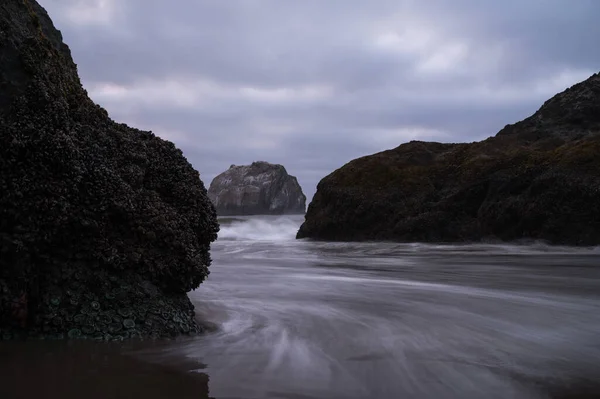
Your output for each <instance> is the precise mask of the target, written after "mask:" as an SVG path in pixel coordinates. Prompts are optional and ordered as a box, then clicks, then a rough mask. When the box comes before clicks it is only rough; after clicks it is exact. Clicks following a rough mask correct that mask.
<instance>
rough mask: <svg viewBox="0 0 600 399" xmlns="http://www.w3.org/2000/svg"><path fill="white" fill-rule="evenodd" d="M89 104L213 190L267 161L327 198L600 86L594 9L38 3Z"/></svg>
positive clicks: (535, 0) (349, 0)
mask: <svg viewBox="0 0 600 399" xmlns="http://www.w3.org/2000/svg"><path fill="white" fill-rule="evenodd" d="M39 1H40V2H41V4H42V5H43V6H44V7H46V9H47V10H48V11H49V13H50V15H51V17H52V18H53V19H54V21H55V24H56V25H57V27H58V28H59V29H61V30H62V32H63V36H64V37H65V40H66V42H67V43H68V44H69V45H70V47H71V49H72V52H73V55H74V58H75V61H76V62H77V63H78V66H79V72H80V75H81V76H82V80H83V83H84V85H85V86H86V88H87V89H88V91H89V92H90V95H91V96H92V98H93V99H94V100H95V101H97V102H98V103H100V104H101V105H102V106H104V107H105V108H107V109H108V111H109V112H110V113H111V116H112V117H113V118H114V119H116V120H120V121H123V122H126V123H129V124H131V125H134V126H136V127H140V128H146V129H150V130H153V131H155V132H156V133H157V134H158V135H160V136H162V137H165V138H167V139H170V140H172V141H174V142H175V143H176V144H177V145H178V146H179V147H181V148H182V149H183V151H184V153H185V154H186V156H187V157H188V159H189V160H190V162H192V164H194V166H195V167H196V168H197V169H198V170H200V172H201V175H202V176H203V179H204V180H205V182H206V183H207V184H208V183H210V180H211V179H212V177H214V176H215V175H216V174H218V173H219V172H221V171H223V170H225V169H227V168H228V167H229V165H230V164H232V163H235V164H244V163H249V162H252V161H253V160H257V159H263V160H268V161H271V162H279V163H282V164H284V165H285V166H286V168H287V169H288V171H289V172H290V173H292V174H295V175H297V176H298V178H299V180H300V183H301V184H302V185H303V187H304V188H305V191H306V192H307V195H308V196H309V197H310V196H312V194H313V193H314V189H315V187H316V184H317V182H318V181H319V179H320V178H322V177H324V176H325V175H327V174H328V173H330V172H331V171H333V170H334V169H336V168H338V167H340V166H341V165H343V164H344V163H345V162H347V161H349V160H351V159H353V158H356V157H358V156H362V155H367V154H370V153H373V152H376V151H380V150H384V149H388V148H392V147H396V146H397V145H399V144H401V143H402V142H405V141H407V140H411V139H422V140H438V141H446V142H460V141H473V140H478V139H481V138H484V137H486V136H489V135H492V134H495V132H497V131H498V130H499V129H500V128H502V127H503V126H504V125H505V124H507V123H512V122H515V121H517V120H519V119H522V118H524V117H526V116H527V115H529V114H531V113H532V112H534V111H535V110H536V109H537V108H538V107H539V106H540V105H541V103H542V102H543V101H544V100H545V99H547V98H548V97H550V96H551V95H553V94H554V93H556V92H558V91H561V90H563V89H565V88H566V87H568V86H570V85H572V84H574V83H576V82H577V81H579V80H582V79H584V78H586V77H587V75H589V74H591V73H593V72H596V71H597V70H598V69H599V68H598V65H600V52H598V51H595V48H596V46H597V43H596V42H597V39H598V38H599V37H600V24H597V21H596V19H597V16H598V15H600V2H597V1H595V0H578V1H576V2H569V4H568V5H567V4H566V3H565V2H564V1H563V0H531V1H527V2H524V1H521V0H506V1H503V2H492V1H480V0H456V1H452V2H449V1H445V0H432V1H428V2H423V1H417V0H404V1H398V0H374V1H363V0H328V1H322V0H303V1H291V0H290V1H285V0H261V1H255V0H236V1H223V0H180V1H177V2H166V1H164V0H39Z"/></svg>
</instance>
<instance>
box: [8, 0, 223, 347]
mask: <svg viewBox="0 0 600 399" xmlns="http://www.w3.org/2000/svg"><path fill="white" fill-rule="evenodd" d="M0 88H1V90H0V337H4V338H12V337H17V336H29V337H50V338H65V337H71V338H77V337H88V338H89V337H91V338H96V339H101V340H104V339H123V338H127V337H144V336H155V337H162V336H176V335H179V334H189V333H195V332H199V331H201V327H200V326H199V325H198V323H197V322H196V320H195V317H194V307H193V305H192V304H191V302H190V300H189V299H188V297H187V295H186V293H187V292H188V291H190V290H192V289H195V288H196V287H198V285H199V284H200V283H201V282H202V281H203V280H204V279H205V278H206V276H207V275H208V272H209V271H208V267H209V265H210V263H211V258H210V253H209V248H210V243H211V242H212V241H214V240H215V239H216V237H217V232H218V229H219V225H218V223H217V220H216V213H215V209H214V207H213V205H212V203H211V202H210V200H209V199H208V196H207V192H206V189H205V187H204V185H203V183H202V181H201V180H200V177H199V174H198V172H197V171H195V170H194V169H193V168H192V166H191V165H190V163H189V162H188V161H187V160H186V158H185V157H184V156H183V154H182V152H181V151H180V150H179V149H177V148H176V147H175V146H174V145H173V143H171V142H168V141H165V140H162V139H160V138H158V137H156V136H155V135H154V134H153V133H152V132H148V131H140V130H137V129H134V128H130V127H128V126H126V125H124V124H119V123H116V122H114V121H112V120H111V119H110V118H109V117H108V114H107V112H106V111H105V110H104V109H102V108H101V107H100V106H98V105H96V104H94V103H93V102H92V101H91V100H90V99H89V98H88V96H87V93H86V91H85V90H84V89H83V87H82V86H81V83H80V80H79V77H78V74H77V68H76V65H75V63H74V62H73V60H72V58H71V54H70V51H69V48H68V46H67V45H66V44H64V43H63V41H62V36H61V34H60V32H59V31H58V30H56V29H55V28H54V26H53V24H52V21H51V20H50V18H49V16H48V14H47V13H46V11H45V10H44V9H43V8H42V7H41V6H40V5H39V4H38V3H36V2H35V1H34V0H3V1H2V2H1V3H0Z"/></svg>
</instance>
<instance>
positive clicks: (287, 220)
mask: <svg viewBox="0 0 600 399" xmlns="http://www.w3.org/2000/svg"><path fill="white" fill-rule="evenodd" d="M301 223H302V220H300V219H299V218H298V217H293V216H279V217H273V218H268V217H260V218H258V217H254V218H247V219H244V218H240V219H233V220H231V219H230V220H228V223H225V224H221V230H220V231H219V240H221V241H223V240H237V241H239V240H243V241H246V240H250V241H288V240H294V239H295V238H296V233H297V232H298V229H299V228H300V224H301Z"/></svg>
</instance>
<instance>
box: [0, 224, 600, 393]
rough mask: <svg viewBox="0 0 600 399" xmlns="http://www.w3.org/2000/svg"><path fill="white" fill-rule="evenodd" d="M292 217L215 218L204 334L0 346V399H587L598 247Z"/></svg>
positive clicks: (597, 330) (598, 345) (595, 332)
mask: <svg viewBox="0 0 600 399" xmlns="http://www.w3.org/2000/svg"><path fill="white" fill-rule="evenodd" d="M302 220H303V216H279V217H276V216H269V217H267V216H264V217H238V218H232V217H230V218H222V219H221V232H220V233H219V239H218V240H217V242H215V243H214V244H213V246H212V257H213V265H212V266H211V274H210V276H209V278H208V280H207V281H206V282H205V283H203V284H202V285H201V286H200V288H198V289H197V290H196V291H194V292H192V293H190V298H191V299H192V301H193V302H194V304H195V306H196V310H197V314H198V318H199V320H201V321H202V322H203V323H205V324H206V325H207V326H208V328H209V330H210V332H209V333H207V334H206V335H203V336H199V337H194V338H186V339H180V340H176V341H171V342H164V343H162V342H161V343H147V342H146V343H118V344H110V345H106V344H98V343H74V342H70V343H45V342H38V343H20V344H16V343H2V345H0V356H3V357H4V360H3V361H2V363H0V364H2V365H3V369H2V370H0V397H2V398H13V397H17V396H18V395H19V393H21V394H23V395H30V396H20V397H23V398H26V397H44V398H50V397H57V398H58V397H61V398H69V397H73V398H76V397H86V398H88V399H89V398H93V397H99V398H100V397H111V398H112V397H114V398H121V397H123V398H124V397H133V396H132V395H135V396H139V397H145V398H163V397H164V398H173V399H176V398H188V397H189V398H193V397H195V398H202V397H207V396H210V397H212V398H215V399H234V398H235V399H251V398H273V399H276V398H282V399H317V398H319V399H321V398H323V399H325V398H327V399H337V398H339V399H354V398H357V399H358V398H377V399H388V398H389V399H395V398H424V399H429V398H432V399H433V398H436V399H437V398H446V399H452V398H467V399H469V398H473V399H475V398H477V399H480V398H502V399H507V398H592V397H600V389H599V387H600V249H599V248H569V247H554V246H547V245H545V244H542V243H529V244H521V245H500V244H470V245H466V244H465V245H433V244H418V243H415V244H398V243H382V242H365V243H331V242H312V241H310V240H296V239H295V234H296V231H297V230H298V227H299V225H300V224H301V222H302ZM15 348H18V349H15ZM57 364H59V365H61V366H58V367H57ZM63 368H66V369H67V370H68V372H67V371H65V370H63ZM115 370H117V371H115ZM82 378H84V379H85V378H87V380H85V381H87V383H80V384H76V385H77V386H73V385H74V383H73V381H79V380H81V379H82ZM27 381H30V382H35V381H38V384H28V383H27ZM40 381H41V382H40ZM44 384H46V385H44ZM65 384H66V385H67V387H64V386H63V385H65ZM69 384H70V385H71V386H70V387H69ZM30 385H31V386H30ZM48 387H50V388H48ZM94 387H96V388H94ZM107 389H111V390H109V391H106V390H107ZM2 390H5V394H6V395H9V396H6V395H5V396H2ZM98 392H100V393H99V394H98ZM107 392H108V393H107ZM53 394H55V395H56V396H52V395H53ZM94 394H98V396H94ZM596 394H598V396H596ZM15 395H17V396H15ZM33 395H37V396H33ZM77 395H79V396H77ZM102 395H103V396H102ZM111 395H112V396H111ZM119 395H123V396H119ZM586 395H587V396H586Z"/></svg>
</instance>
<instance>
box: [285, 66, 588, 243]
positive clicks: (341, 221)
mask: <svg viewBox="0 0 600 399" xmlns="http://www.w3.org/2000/svg"><path fill="white" fill-rule="evenodd" d="M599 154H600V75H599V74H595V75H593V76H591V77H590V78H589V79H587V80H585V81H584V82H581V83H578V84H576V85H574V86H573V87H571V88H569V89H567V90H565V91H564V92H562V93H560V94H557V95H556V96H554V97H553V98H552V99H550V100H548V101H546V102H545V103H544V104H543V106H542V107H541V108H540V109H539V110H538V111H537V112H536V113H535V114H533V115H532V116H530V117H529V118H527V119H525V120H523V121H521V122H518V123H516V124H514V125H508V126H506V127H505V128H504V129H502V130H501V131H500V132H499V133H498V134H496V136H494V137H490V138H488V139H486V140H484V141H481V142H477V143H471V144H441V143H430V142H421V141H412V142H410V143H406V144H403V145H401V146H399V147H397V148H395V149H392V150H388V151H383V152H380V153H377V154H374V155H370V156H366V157H362V158H358V159H355V160H353V161H351V162H349V163H348V164H346V165H344V166H343V167H341V168H340V169H338V170H336V171H335V172H333V173H331V174H330V175H329V176H327V177H325V178H324V179H322V180H321V182H320V183H319V184H318V186H317V192H316V194H315V196H314V199H313V201H312V202H311V203H310V205H309V207H308V211H307V213H306V219H305V222H304V224H302V226H301V227H300V230H299V232H298V234H297V237H298V238H305V237H309V238H313V239H319V240H344V241H346V240H392V241H403V242H408V241H413V242H414V241H421V242H473V241H481V240H488V239H489V240H495V241H497V240H502V241H514V240H520V239H533V240H543V241H546V242H549V243H552V244H566V245H582V246H585V245H598V244H600V224H599V221H600V156H599Z"/></svg>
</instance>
